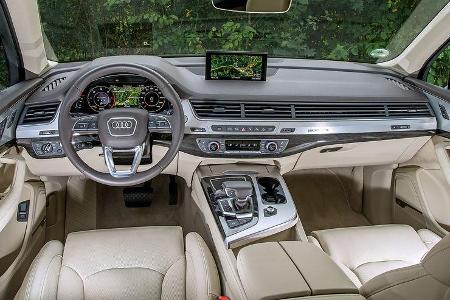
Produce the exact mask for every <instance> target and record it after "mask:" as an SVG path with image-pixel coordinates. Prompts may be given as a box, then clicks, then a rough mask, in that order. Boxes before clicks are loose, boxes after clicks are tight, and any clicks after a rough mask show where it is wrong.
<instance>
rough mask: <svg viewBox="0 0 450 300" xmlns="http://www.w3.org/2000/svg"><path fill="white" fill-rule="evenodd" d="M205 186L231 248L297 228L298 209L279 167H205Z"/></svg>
mask: <svg viewBox="0 0 450 300" xmlns="http://www.w3.org/2000/svg"><path fill="white" fill-rule="evenodd" d="M200 174H201V177H202V178H201V184H202V187H203V191H204V193H205V195H206V198H207V201H208V204H209V207H210V209H211V211H212V213H213V215H214V218H215V220H216V223H217V225H218V227H219V229H220V231H221V233H222V235H223V238H224V241H225V245H226V247H227V248H235V247H239V246H242V245H244V244H247V243H250V242H251V241H254V240H256V239H260V238H263V237H266V236H270V235H273V234H276V233H278V232H281V231H283V230H286V229H289V228H291V227H293V226H294V225H295V224H296V223H297V221H298V216H297V210H296V208H295V205H294V201H293V199H292V197H291V195H290V193H289V190H288V189H287V186H286V183H285V182H284V180H283V178H282V177H281V176H280V175H279V172H278V169H277V168H276V167H266V166H261V167H259V168H258V167H257V168H252V171H246V170H236V169H235V170H233V169H231V170H226V169H221V168H220V167H216V168H214V167H201V168H200Z"/></svg>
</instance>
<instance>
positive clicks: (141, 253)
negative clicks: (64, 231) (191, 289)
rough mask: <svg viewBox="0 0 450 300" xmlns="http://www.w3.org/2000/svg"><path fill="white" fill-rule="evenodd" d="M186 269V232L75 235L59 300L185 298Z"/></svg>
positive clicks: (69, 240) (173, 229) (147, 229)
mask: <svg viewBox="0 0 450 300" xmlns="http://www.w3.org/2000/svg"><path fill="white" fill-rule="evenodd" d="M185 269H186V268H185V255H184V243H183V232H182V230H181V228H180V227H141V228H124V229H111V230H95V231H86V232H79V233H71V234H69V235H68V237H67V241H66V245H65V247H64V255H63V261H62V267H61V273H60V278H59V285H58V299H74V298H76V299H113V298H114V299H184V298H185Z"/></svg>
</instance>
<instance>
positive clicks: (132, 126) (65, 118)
mask: <svg viewBox="0 0 450 300" xmlns="http://www.w3.org/2000/svg"><path fill="white" fill-rule="evenodd" d="M119 73H120V74H130V75H137V76H141V77H144V78H147V79H149V80H151V81H152V82H153V83H154V84H155V85H156V86H157V87H158V88H159V89H160V91H161V92H162V94H163V95H164V97H165V98H166V99H167V100H168V101H169V102H170V103H171V104H172V107H173V114H172V115H165V114H156V113H149V112H148V111H147V110H145V109H138V108H112V109H107V110H103V111H101V112H99V114H98V115H92V116H83V117H73V116H72V115H71V113H70V111H71V108H72V106H73V104H74V103H75V102H76V101H77V100H78V99H79V98H80V96H81V93H82V92H83V91H84V90H85V89H86V87H87V86H88V85H89V84H90V83H91V82H93V81H95V80H96V79H99V78H101V77H104V76H107V75H112V74H119ZM58 125H59V136H60V139H61V145H62V147H63V149H64V152H65V154H66V156H67V157H68V158H69V160H70V161H71V162H72V164H73V165H74V166H75V167H76V168H77V169H78V170H79V171H80V172H81V173H83V174H85V175H86V176H87V177H88V178H90V179H92V180H94V181H96V182H99V183H102V184H106V185H111V186H129V185H136V184H140V183H143V182H145V181H148V180H150V179H152V178H154V177H155V176H157V175H159V174H160V173H161V172H162V171H163V170H164V169H165V168H166V167H167V166H168V165H169V164H170V163H171V162H172V160H173V159H174V158H175V156H176V154H177V153H178V150H179V148H180V145H181V142H182V140H183V136H184V113H183V107H182V105H181V100H180V97H179V96H178V94H177V92H176V91H175V90H174V89H173V87H172V86H171V85H170V83H169V82H168V81H167V80H166V79H165V78H163V77H162V76H161V75H160V74H158V73H157V72H155V71H154V70H152V69H150V68H147V67H145V66H141V65H137V64H113V65H104V66H100V67H97V68H95V69H93V70H90V71H88V72H87V73H85V74H83V75H82V76H80V78H79V79H77V81H76V82H75V83H74V84H73V86H72V87H71V88H70V89H69V90H68V92H67V94H66V95H65V99H64V101H63V102H62V103H61V108H60V113H59V120H58ZM153 132H162V133H171V134H172V142H171V144H170V146H169V149H168V151H167V152H166V153H165V155H164V156H163V158H162V159H161V160H160V161H159V162H158V163H156V164H155V165H153V166H152V167H150V168H149V169H148V170H146V171H142V172H137V171H138V168H139V165H140V163H141V158H142V156H143V154H144V151H145V149H146V146H147V145H146V143H147V141H148V136H149V134H151V133H153ZM74 134H77V135H84V134H91V135H92V134H98V137H99V140H100V143H101V144H102V148H103V155H104V159H105V163H106V166H107V168H108V171H109V173H102V172H99V171H97V170H95V169H93V168H92V167H90V166H88V165H87V164H86V163H85V162H84V161H83V160H82V159H81V158H80V157H79V156H78V154H77V152H76V150H75V148H74V145H73V143H72V139H73V135H74ZM148 146H151V145H148ZM150 151H151V149H150ZM114 153H122V154H123V153H131V154H132V155H133V160H132V164H131V166H130V167H129V168H128V169H126V170H118V169H117V168H116V165H115V163H114V160H113V154H114Z"/></svg>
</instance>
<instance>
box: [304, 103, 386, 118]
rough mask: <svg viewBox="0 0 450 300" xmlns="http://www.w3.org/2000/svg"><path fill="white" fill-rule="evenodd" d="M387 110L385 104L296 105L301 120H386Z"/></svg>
mask: <svg viewBox="0 0 450 300" xmlns="http://www.w3.org/2000/svg"><path fill="white" fill-rule="evenodd" d="M385 116H386V110H385V107H384V105H383V104H365V103H364V104H358V103H329V104H327V103H311V104H309V103H298V104H296V105H295V117H296V119H299V120H308V119H311V120H317V119H319V120H320V119H350V118H361V119H364V118H384V117H385Z"/></svg>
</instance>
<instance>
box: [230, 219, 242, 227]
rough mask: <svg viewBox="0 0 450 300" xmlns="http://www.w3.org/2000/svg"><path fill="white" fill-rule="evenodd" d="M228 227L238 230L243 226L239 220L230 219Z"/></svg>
mask: <svg viewBox="0 0 450 300" xmlns="http://www.w3.org/2000/svg"><path fill="white" fill-rule="evenodd" d="M227 225H228V227H230V228H236V227H239V226H241V222H240V221H239V220H238V219H230V220H227Z"/></svg>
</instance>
